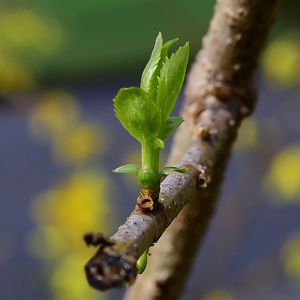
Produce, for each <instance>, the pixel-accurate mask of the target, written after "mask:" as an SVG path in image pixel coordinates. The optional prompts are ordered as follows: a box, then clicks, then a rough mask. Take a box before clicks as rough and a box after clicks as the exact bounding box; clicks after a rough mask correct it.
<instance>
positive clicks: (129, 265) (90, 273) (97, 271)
mask: <svg viewBox="0 0 300 300" xmlns="http://www.w3.org/2000/svg"><path fill="white" fill-rule="evenodd" d="M84 240H85V242H86V244H87V245H88V246H90V245H93V246H99V249H98V251H97V252H96V254H95V255H94V256H93V257H92V258H91V259H90V260H89V261H88V262H87V263H86V265H85V273H86V277H87V281H88V283H89V284H90V285H91V286H92V287H93V288H95V289H97V290H101V291H105V290H107V289H110V288H113V287H121V286H123V285H124V284H126V283H127V284H129V285H130V284H132V283H133V282H134V280H135V278H136V275H137V269H136V260H135V259H133V258H131V257H128V258H127V257H124V256H121V255H117V254H114V253H113V252H114V251H113V245H114V243H113V242H112V241H110V240H109V239H106V238H104V236H103V235H102V234H101V233H96V234H93V233H87V234H85V235H84Z"/></svg>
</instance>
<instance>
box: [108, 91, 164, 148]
mask: <svg viewBox="0 0 300 300" xmlns="http://www.w3.org/2000/svg"><path fill="white" fill-rule="evenodd" d="M113 102H114V108H115V114H116V116H117V118H118V119H119V121H120V122H121V124H122V125H123V127H124V128H125V129H126V130H127V131H128V132H129V133H130V134H131V135H132V136H133V137H134V138H135V139H137V140H138V141H139V142H140V143H144V142H145V141H146V140H148V141H149V140H153V138H155V137H157V135H158V133H159V131H160V126H161V122H160V113H159V111H158V108H157V106H156V105H155V103H154V102H153V101H151V100H150V99H149V97H148V95H147V93H145V92H144V91H143V90H142V89H140V88H136V87H132V88H123V89H120V90H119V92H118V94H117V95H116V97H115V98H114V100H113Z"/></svg>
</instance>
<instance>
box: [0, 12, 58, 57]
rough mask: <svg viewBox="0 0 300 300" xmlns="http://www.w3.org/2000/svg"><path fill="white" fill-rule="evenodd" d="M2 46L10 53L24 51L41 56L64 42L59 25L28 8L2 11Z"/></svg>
mask: <svg viewBox="0 0 300 300" xmlns="http://www.w3.org/2000/svg"><path fill="white" fill-rule="evenodd" d="M0 37H1V45H2V46H3V45H4V46H5V47H6V48H7V49H9V50H10V51H14V50H19V49H20V48H21V49H24V50H30V51H35V52H36V53H40V54H49V53H52V52H53V51H55V50H56V49H57V48H58V47H59V46H60V45H61V43H62V41H63V34H62V31H61V28H60V27H59V26H58V24H57V23H56V22H55V21H54V20H51V19H49V18H47V17H46V16H42V15H39V14H38V13H37V12H35V11H33V10H30V9H27V8H17V9H14V10H6V11H5V10H2V12H1V13H0Z"/></svg>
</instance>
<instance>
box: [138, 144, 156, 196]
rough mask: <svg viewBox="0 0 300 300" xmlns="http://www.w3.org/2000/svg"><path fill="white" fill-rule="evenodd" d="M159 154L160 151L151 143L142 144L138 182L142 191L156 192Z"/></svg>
mask: <svg viewBox="0 0 300 300" xmlns="http://www.w3.org/2000/svg"><path fill="white" fill-rule="evenodd" d="M159 154H160V149H159V148H156V147H155V146H154V145H153V144H151V143H144V144H142V168H141V171H140V173H139V176H138V177H139V182H140V186H141V189H142V190H152V191H156V190H157V189H158V186H159V180H160V172H159Z"/></svg>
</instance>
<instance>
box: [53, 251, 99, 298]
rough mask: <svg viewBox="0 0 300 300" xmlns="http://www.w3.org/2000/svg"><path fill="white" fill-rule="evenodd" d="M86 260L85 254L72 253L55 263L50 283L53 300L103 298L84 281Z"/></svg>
mask: <svg viewBox="0 0 300 300" xmlns="http://www.w3.org/2000/svg"><path fill="white" fill-rule="evenodd" d="M91 255H92V253H90V256H91ZM86 259H87V255H86V254H85V255H83V254H81V253H72V254H69V255H68V256H66V257H64V258H63V259H62V260H61V261H57V262H56V265H55V266H54V271H53V275H52V277H51V282H50V285H51V286H52V290H53V291H54V292H53V298H54V299H55V300H83V299H89V300H93V299H98V300H100V299H103V298H104V296H103V295H101V294H100V293H99V292H98V291H96V290H94V289H92V288H91V287H89V285H88V283H87V281H86V278H85V275H84V272H83V266H84V264H85V263H86Z"/></svg>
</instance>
